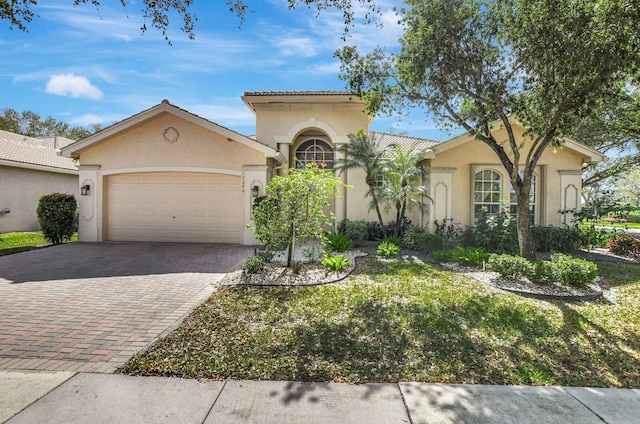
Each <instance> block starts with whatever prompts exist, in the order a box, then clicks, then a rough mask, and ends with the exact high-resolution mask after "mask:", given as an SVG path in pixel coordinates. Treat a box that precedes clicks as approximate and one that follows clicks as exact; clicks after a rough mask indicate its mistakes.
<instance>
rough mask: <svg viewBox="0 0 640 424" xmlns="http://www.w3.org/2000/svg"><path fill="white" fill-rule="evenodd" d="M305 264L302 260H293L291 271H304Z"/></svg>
mask: <svg viewBox="0 0 640 424" xmlns="http://www.w3.org/2000/svg"><path fill="white" fill-rule="evenodd" d="M303 266H304V265H303V263H302V261H293V262H291V272H293V273H294V274H296V275H298V274H300V273H301V272H302V268H303Z"/></svg>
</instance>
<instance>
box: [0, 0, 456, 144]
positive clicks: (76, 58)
mask: <svg viewBox="0 0 640 424" xmlns="http://www.w3.org/2000/svg"><path fill="white" fill-rule="evenodd" d="M102 3H103V5H101V6H100V8H99V10H96V9H95V8H94V7H93V6H91V5H90V4H89V5H81V6H77V7H74V6H73V1H72V0H46V1H44V0H41V1H39V5H38V6H37V7H35V8H34V9H33V10H34V11H35V12H36V13H38V15H39V17H37V18H34V20H33V21H32V22H31V23H29V24H28V28H29V31H28V32H22V31H20V30H18V29H16V28H14V29H10V28H9V26H8V22H6V21H2V22H0V51H2V55H1V57H2V63H3V66H2V67H1V68H0V99H1V100H0V109H4V108H13V109H16V110H18V111H23V110H33V111H35V112H37V113H39V114H40V115H41V116H42V117H43V118H44V117H47V116H52V117H54V118H56V119H58V120H62V121H66V122H69V123H70V124H72V125H90V124H95V123H97V124H101V125H103V126H107V125H110V124H111V123H113V122H116V121H119V120H122V119H124V118H127V117H129V116H131V115H133V114H136V113H138V112H140V111H142V110H144V109H147V108H149V107H151V106H153V105H156V104H158V103H160V102H161V101H162V100H163V99H168V100H169V101H171V102H172V103H173V104H175V105H177V106H180V107H182V108H184V109H187V110H189V111H191V112H193V113H196V114H198V115H200V116H203V117H205V118H207V119H209V120H212V121H214V122H216V123H218V124H220V125H223V126H226V127H228V128H231V129H233V130H235V131H238V132H240V133H243V134H247V135H248V134H252V133H253V132H254V131H255V118H254V115H253V114H252V113H251V112H250V111H249V109H248V108H247V107H246V106H245V105H244V103H242V101H241V99H240V96H241V95H242V94H243V93H244V92H245V91H271V90H344V89H345V84H344V82H343V81H341V80H340V79H339V78H338V75H339V62H338V61H337V60H336V59H334V58H333V57H332V55H333V52H334V51H335V50H336V49H338V48H340V47H341V46H343V45H344V44H345V42H344V41H343V40H342V39H341V36H342V33H343V27H344V23H343V20H342V15H341V13H340V12H336V11H332V10H329V11H323V12H322V14H321V15H320V16H319V17H316V11H314V10H309V9H306V8H304V7H301V8H299V9H297V10H293V11H291V10H288V9H287V2H286V1H285V0H255V1H251V2H250V4H251V5H252V7H253V8H254V10H255V13H251V14H248V15H247V18H246V21H245V23H244V24H243V25H242V27H240V28H239V25H240V21H239V19H238V18H237V17H236V16H235V15H233V14H232V13H230V12H229V11H228V6H227V5H226V2H225V1H223V0H215V1H203V0H200V1H198V2H196V5H195V6H194V7H193V11H194V12H195V13H196V14H197V16H198V22H197V23H196V27H195V33H196V39H195V40H193V41H192V40H189V39H188V38H187V37H186V35H185V34H184V33H183V32H182V31H180V24H181V21H180V18H179V17H178V16H174V17H173V20H172V21H171V22H172V26H171V28H170V31H169V37H170V38H171V41H172V43H173V45H171V46H170V45H168V44H167V42H166V41H165V40H164V39H163V37H162V34H161V33H160V32H159V31H156V30H154V29H150V30H149V31H147V32H146V33H144V34H141V31H140V27H141V26H142V25H143V23H144V20H143V18H142V16H141V13H140V8H141V6H140V4H139V3H140V2H137V4H136V2H135V1H131V3H130V4H129V6H128V7H127V9H124V8H123V7H122V6H121V5H120V2H119V1H103V2H102ZM378 3H379V4H380V5H382V9H383V10H382V15H381V16H380V17H379V18H378V19H379V20H380V21H381V22H382V24H383V26H382V27H381V28H380V27H377V26H376V25H357V26H356V27H355V28H353V29H352V30H351V31H350V34H351V36H350V38H348V39H347V41H346V43H348V44H351V45H356V46H358V47H359V49H361V50H363V51H369V50H371V49H373V48H374V47H376V46H378V45H379V46H386V47H387V48H390V49H393V48H394V47H396V48H397V46H398V43H397V40H398V38H399V37H400V36H401V35H402V30H401V28H400V27H399V26H398V24H397V18H396V16H395V15H394V13H393V12H392V10H391V9H392V6H393V4H394V3H395V1H391V0H389V1H385V0H382V1H379V2H378ZM147 26H150V25H149V23H148V22H147ZM371 129H372V130H377V131H387V132H389V131H396V132H406V133H408V134H410V135H413V136H418V137H426V138H432V139H436V140H446V139H448V138H450V137H451V136H453V135H454V134H450V133H446V132H444V131H442V130H441V129H439V128H438V126H437V125H436V124H435V123H433V122H432V121H431V120H430V119H428V118H425V116H424V113H421V112H420V111H414V113H413V114H412V115H411V117H410V118H404V119H402V120H399V119H398V118H395V117H393V118H389V117H377V118H376V119H375V120H374V123H373V125H372V127H371Z"/></svg>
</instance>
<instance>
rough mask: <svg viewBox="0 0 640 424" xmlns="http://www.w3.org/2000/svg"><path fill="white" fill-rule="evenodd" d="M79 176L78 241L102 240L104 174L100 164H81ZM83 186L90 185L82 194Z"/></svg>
mask: <svg viewBox="0 0 640 424" xmlns="http://www.w3.org/2000/svg"><path fill="white" fill-rule="evenodd" d="M79 169H80V174H79V178H78V182H79V188H78V192H79V193H80V196H79V199H78V207H79V209H80V216H79V218H78V241H86V242H97V241H102V231H101V229H102V219H101V217H102V214H101V213H98V211H100V210H101V208H102V189H103V185H102V176H101V175H100V165H80V167H79ZM82 187H88V191H87V194H86V195H84V196H83V195H82Z"/></svg>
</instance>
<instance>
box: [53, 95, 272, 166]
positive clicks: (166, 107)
mask: <svg viewBox="0 0 640 424" xmlns="http://www.w3.org/2000/svg"><path fill="white" fill-rule="evenodd" d="M162 113H169V114H171V115H174V116H177V117H179V118H182V119H184V120H185V121H188V122H191V123H192V124H195V125H198V126H200V127H202V128H205V129H208V130H210V131H213V132H215V133H218V134H221V135H223V136H225V137H227V139H228V140H229V141H235V142H238V143H240V144H242V145H244V146H246V147H249V148H251V149H254V150H258V151H260V152H262V153H263V154H264V155H265V157H272V158H275V159H276V160H279V161H282V160H283V158H282V156H281V154H280V152H278V151H277V150H276V149H273V148H272V147H269V146H267V145H264V144H262V143H260V142H259V141H257V140H255V139H252V138H249V137H247V136H244V135H242V134H240V133H237V132H235V131H233V130H230V129H229V128H226V127H223V126H221V125H218V124H216V123H215V122H212V121H209V120H208V119H205V118H203V117H201V116H198V115H195V114H193V113H191V112H189V111H187V110H185V109H182V108H179V107H178V106H175V105H172V104H171V103H169V101H168V100H163V101H162V103H160V104H158V105H156V106H153V107H151V108H149V109H147V110H144V111H142V112H140V113H138V114H136V115H133V116H131V117H129V118H127V119H124V120H122V121H120V122H117V123H115V124H113V125H111V126H109V127H107V128H104V129H102V130H101V131H99V132H97V133H95V134H93V135H91V136H89V137H87V138H85V139H83V140H80V141H78V142H76V143H73V144H71V145H69V146H66V147H64V148H62V149H61V152H62V155H64V156H66V157H78V156H79V153H80V152H81V151H82V150H83V149H86V148H87V147H89V146H91V145H93V144H95V143H98V142H100V141H103V140H105V139H106V138H108V137H111V136H113V135H116V134H119V133H121V132H123V131H126V130H127V129H129V128H131V127H133V126H136V125H139V124H141V123H143V122H145V121H147V120H149V119H151V118H153V117H156V116H158V115H160V114H162Z"/></svg>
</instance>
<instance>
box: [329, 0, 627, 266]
mask: <svg viewBox="0 0 640 424" xmlns="http://www.w3.org/2000/svg"><path fill="white" fill-rule="evenodd" d="M398 12H399V14H400V17H401V22H402V24H403V25H404V28H405V34H404V36H403V37H402V39H401V40H400V44H401V50H400V52H399V53H397V54H391V53H387V52H386V51H385V50H384V49H381V48H378V49H376V50H374V51H373V52H371V53H368V54H364V55H363V54H361V53H360V52H358V50H357V49H356V48H355V47H345V48H343V49H341V50H340V51H338V52H337V53H336V55H337V56H338V57H339V58H340V60H341V62H342V70H343V72H344V75H343V78H344V79H346V81H347V85H348V88H349V89H350V90H352V91H353V92H355V93H357V94H359V95H360V96H362V98H363V99H364V100H365V101H366V103H367V106H368V108H369V110H370V112H372V113H378V112H387V113H393V112H397V111H399V110H401V109H403V108H404V107H424V108H426V109H427V111H428V112H430V113H431V114H432V115H435V116H436V117H437V118H443V119H444V120H445V121H446V122H449V123H453V124H455V125H456V126H461V127H463V128H465V129H466V130H467V131H468V132H469V133H470V134H472V135H474V136H475V137H476V138H477V139H478V140H479V141H481V142H483V143H485V144H486V145H487V146H489V147H490V148H491V149H492V151H493V152H494V153H495V154H496V155H497V157H498V158H499V159H500V162H501V163H502V165H503V166H504V168H505V169H506V171H507V173H508V175H509V177H510V182H511V184H512V186H513V188H514V191H515V193H516V196H517V203H518V215H517V221H518V225H517V227H518V239H519V244H520V253H521V255H522V256H525V257H527V258H534V257H535V252H534V246H533V237H532V233H531V218H530V216H529V214H528V210H529V192H530V187H531V179H532V175H533V171H534V169H535V166H536V164H537V163H538V160H539V159H540V157H541V155H542V153H543V152H544V151H545V149H546V148H547V147H548V146H550V145H554V144H558V143H560V142H561V137H562V136H565V135H570V134H572V131H571V130H572V129H573V128H574V127H575V126H576V125H577V123H578V122H579V121H580V120H582V119H585V118H587V117H589V116H592V115H593V113H594V111H595V109H596V108H595V106H596V105H597V104H598V102H600V101H602V100H603V99H606V98H609V97H610V96H612V95H613V94H615V90H617V89H619V88H620V87H622V86H623V85H624V83H625V82H626V81H627V80H628V77H629V75H631V74H632V73H633V72H635V70H637V69H638V66H639V64H640V60H639V56H640V54H639V53H640V39H639V32H638V31H637V22H638V21H639V19H640V6H638V4H637V2H635V1H631V0H596V1H582V0H566V1H561V2H555V1H545V0H494V1H490V0H484V1H483V0H407V1H406V7H404V8H402V9H399V11H398ZM514 115H515V116H517V117H518V120H519V122H520V123H522V124H523V125H524V126H525V128H526V129H527V134H528V135H529V136H530V137H531V141H530V142H529V143H528V145H527V146H526V149H525V146H523V145H522V140H518V139H517V138H516V137H515V135H514V131H513V128H512V120H511V119H510V117H512V116H514ZM496 120H497V121H498V122H500V123H501V124H502V125H504V127H505V129H506V131H507V134H508V140H507V142H506V143H500V142H499V141H498V140H496V139H495V138H494V137H493V135H492V125H491V124H492V122H494V121H496Z"/></svg>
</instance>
